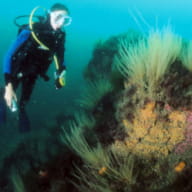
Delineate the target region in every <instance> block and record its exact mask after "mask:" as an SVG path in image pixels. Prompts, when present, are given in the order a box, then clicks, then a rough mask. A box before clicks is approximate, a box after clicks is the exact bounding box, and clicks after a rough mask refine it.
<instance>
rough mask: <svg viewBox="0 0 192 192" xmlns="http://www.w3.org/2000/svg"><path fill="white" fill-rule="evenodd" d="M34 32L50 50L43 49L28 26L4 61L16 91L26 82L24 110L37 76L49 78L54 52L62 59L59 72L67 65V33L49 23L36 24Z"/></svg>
mask: <svg viewBox="0 0 192 192" xmlns="http://www.w3.org/2000/svg"><path fill="white" fill-rule="evenodd" d="M48 21H49V20H48ZM33 31H34V32H35V35H36V36H37V38H38V39H39V40H40V41H41V42H42V43H43V44H44V45H46V46H47V47H48V48H49V50H45V49H43V48H42V47H41V46H40V44H39V43H37V41H35V40H34V38H33V37H32V35H31V31H30V30H29V29H27V28H24V29H23V30H21V32H20V33H19V35H18V39H17V40H16V42H15V43H14V44H13V45H12V47H11V49H10V50H9V52H8V53H7V56H6V58H5V62H4V74H5V82H6V84H8V83H9V82H11V83H12V85H13V88H14V90H15V89H16V88H17V86H18V84H19V83H21V84H22V93H21V99H20V104H19V106H20V109H21V110H22V108H24V106H25V104H26V102H27V101H28V100H29V99H30V96H31V93H32V90H33V87H34V85H35V81H36V79H37V77H38V76H41V77H43V78H44V79H45V80H48V77H47V76H46V72H47V70H48V68H49V65H50V64H51V63H52V61H53V55H54V54H55V55H56V56H57V59H58V64H59V71H62V70H64V69H65V68H66V67H65V65H64V43H65V32H63V31H61V30H57V31H54V30H53V29H52V27H51V26H50V24H49V22H45V23H35V24H33Z"/></svg>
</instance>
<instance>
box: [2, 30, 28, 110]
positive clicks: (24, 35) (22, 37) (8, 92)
mask: <svg viewBox="0 0 192 192" xmlns="http://www.w3.org/2000/svg"><path fill="white" fill-rule="evenodd" d="M29 36H30V31H29V30H22V31H21V33H20V34H19V35H18V37H17V39H16V40H15V42H14V43H13V44H12V46H11V47H10V49H9V50H8V52H7V54H6V56H5V59H4V67H3V72H4V77H5V95H4V98H5V101H6V103H7V106H8V107H11V102H12V99H14V100H16V101H17V97H16V94H15V91H14V89H13V81H14V77H13V76H12V74H11V66H12V57H13V55H14V54H15V52H16V51H17V50H18V49H19V48H20V47H21V45H22V44H23V43H24V42H25V41H27V40H28V38H29Z"/></svg>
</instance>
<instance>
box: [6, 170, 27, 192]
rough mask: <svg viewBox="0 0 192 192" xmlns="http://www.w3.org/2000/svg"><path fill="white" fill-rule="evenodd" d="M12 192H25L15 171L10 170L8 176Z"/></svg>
mask: <svg viewBox="0 0 192 192" xmlns="http://www.w3.org/2000/svg"><path fill="white" fill-rule="evenodd" d="M10 179H11V182H12V185H13V189H14V192H25V191H26V190H25V186H24V182H23V180H22V178H21V176H20V174H19V173H18V171H17V170H16V169H14V168H13V169H12V172H11V176H10Z"/></svg>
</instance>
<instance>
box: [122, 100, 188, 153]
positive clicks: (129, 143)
mask: <svg viewBox="0 0 192 192" xmlns="http://www.w3.org/2000/svg"><path fill="white" fill-rule="evenodd" d="M159 114H160V113H158V112H157V111H155V102H148V103H147V104H146V105H145V106H144V107H143V108H142V109H138V110H137V111H136V112H135V114H134V119H133V120H132V122H130V121H129V120H128V119H123V120H122V123H123V125H124V127H125V130H126V131H127V134H128V137H127V138H126V139H125V141H124V144H125V146H126V147H127V149H128V150H130V151H132V152H133V153H135V154H138V155H144V156H161V155H164V156H166V155H168V153H169V152H170V151H172V150H173V148H174V147H175V145H176V144H178V143H180V142H181V141H182V140H183V139H184V130H185V127H186V114H185V113H184V112H179V111H172V112H170V114H169V115H168V120H165V119H162V118H161V119H160V118H159Z"/></svg>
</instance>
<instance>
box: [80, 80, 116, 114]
mask: <svg viewBox="0 0 192 192" xmlns="http://www.w3.org/2000/svg"><path fill="white" fill-rule="evenodd" d="M112 90H113V87H112V85H111V83H110V81H109V80H108V79H107V78H99V79H97V80H95V81H89V82H88V83H87V86H86V87H85V88H84V89H83V91H82V95H81V97H80V98H79V99H78V103H79V105H80V106H81V107H83V108H85V109H88V110H91V109H93V108H94V106H96V104H97V103H98V102H99V101H100V99H101V98H102V97H103V96H105V95H106V94H107V93H109V92H111V91H112Z"/></svg>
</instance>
